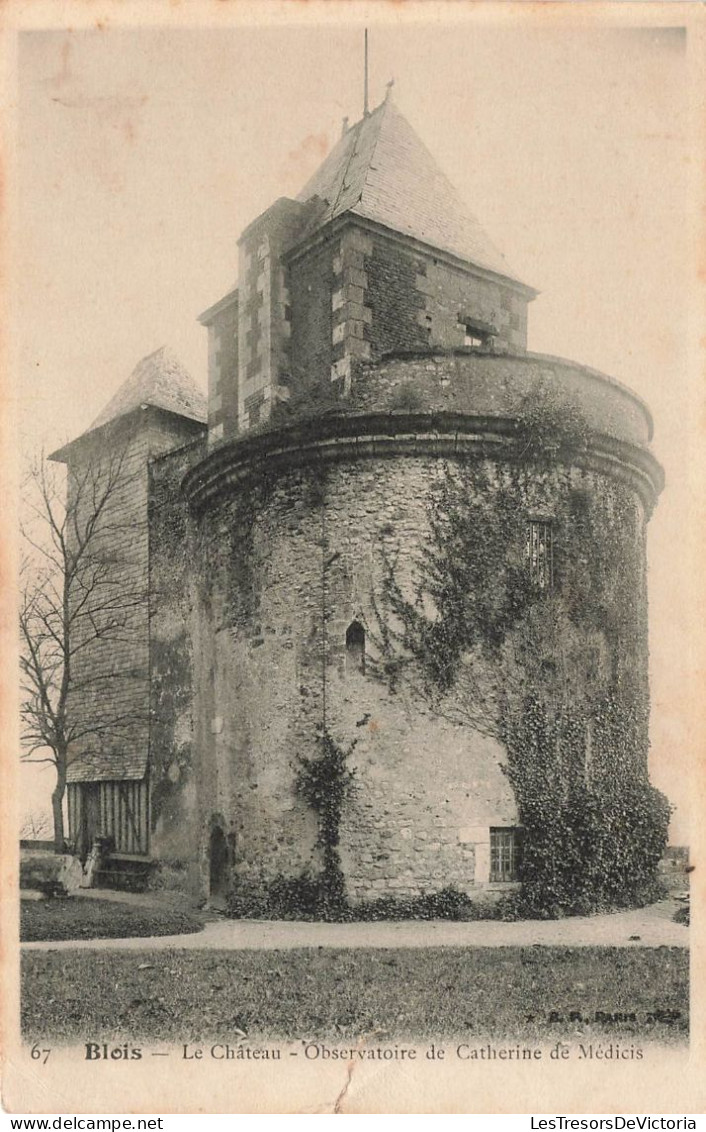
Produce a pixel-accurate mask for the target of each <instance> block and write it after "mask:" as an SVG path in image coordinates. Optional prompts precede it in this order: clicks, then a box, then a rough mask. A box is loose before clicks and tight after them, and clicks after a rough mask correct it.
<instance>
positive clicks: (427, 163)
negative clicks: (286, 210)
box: [298, 97, 520, 282]
mask: <svg viewBox="0 0 706 1132" xmlns="http://www.w3.org/2000/svg"><path fill="white" fill-rule="evenodd" d="M315 196H316V197H319V198H321V199H322V200H325V201H326V202H327V207H326V208H325V209H324V210H320V211H319V212H317V214H316V217H315V219H314V220H313V222H312V225H311V226H310V228H309V229H308V230H307V231H306V232H305V233H304V236H305V237H306V236H310V235H312V234H313V232H314V231H316V230H318V229H319V228H321V227H323V225H324V224H326V223H328V222H329V221H331V220H333V219H335V218H336V217H337V216H341V215H342V214H343V213H345V212H350V213H352V214H353V215H355V216H361V217H364V218H365V219H367V220H372V221H375V222H377V223H378V224H383V225H384V226H385V227H387V228H391V229H393V230H394V231H396V232H402V233H404V234H405V235H408V236H412V237H414V238H415V239H417V240H420V241H422V242H423V243H425V244H429V245H431V246H432V247H435V248H439V249H441V250H444V251H447V252H450V253H451V254H452V255H455V256H458V257H459V258H460V259H462V260H465V261H467V262H469V263H473V264H475V265H477V266H478V267H483V268H486V269H487V270H489V271H493V272H495V273H497V274H499V275H503V276H505V277H506V278H509V279H513V280H515V281H517V282H520V280H519V279H518V277H517V276H516V275H515V273H514V272H513V271H512V270H511V268H510V267H509V265H508V263H507V261H506V259H505V257H504V255H503V254H502V252H500V251H499V249H498V248H497V247H496V246H495V244H494V243H493V242H492V240H491V239H490V237H489V236H488V235H487V234H486V233H485V232H484V230H483V228H482V227H481V225H480V224H479V222H478V220H477V219H476V217H475V216H474V215H473V214H472V213H471V212H470V210H469V209H468V208H467V207H466V205H465V203H464V202H463V201H462V199H461V197H460V196H459V194H458V193H457V192H456V190H455V188H454V187H453V185H452V184H451V182H450V181H449V179H448V178H447V177H446V176H445V174H444V173H442V171H441V170H440V169H439V167H438V165H437V164H436V161H435V160H434V158H433V157H432V155H431V153H430V152H429V150H428V149H427V147H426V146H425V145H424V143H423V142H422V141H421V139H420V138H419V137H418V136H417V134H416V133H415V131H414V130H413V129H412V127H411V126H410V124H409V122H408V121H407V119H406V118H405V117H404V115H403V114H402V113H401V112H400V111H399V109H398V108H397V106H396V105H395V103H394V102H393V100H392V98H390V97H388V98H387V99H386V100H385V101H384V102H383V103H381V105H380V106H378V107H377V108H376V109H375V110H373V111H372V113H370V114H369V115H368V116H367V117H365V118H362V119H361V120H360V121H359V122H357V123H356V124H355V125H354V126H352V127H351V128H350V129H349V130H348V131H347V133H346V134H344V136H343V137H342V138H341V139H340V141H339V142H338V144H337V145H336V146H334V148H333V149H332V151H331V153H330V154H329V155H328V157H327V158H326V159H325V161H324V162H323V164H322V165H321V166H320V167H319V169H318V170H317V171H316V173H314V175H313V177H311V178H310V180H309V181H308V182H307V184H306V185H305V186H304V188H303V189H302V191H301V193H300V194H299V197H298V199H299V200H300V201H308V200H311V199H312V198H313V197H315Z"/></svg>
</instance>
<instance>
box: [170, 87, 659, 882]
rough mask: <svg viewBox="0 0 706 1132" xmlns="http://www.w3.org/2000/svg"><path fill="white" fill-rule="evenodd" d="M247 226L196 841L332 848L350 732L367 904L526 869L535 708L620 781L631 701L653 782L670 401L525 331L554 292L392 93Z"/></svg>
mask: <svg viewBox="0 0 706 1132" xmlns="http://www.w3.org/2000/svg"><path fill="white" fill-rule="evenodd" d="M239 247H240V258H239V269H238V288H237V289H236V290H235V291H233V292H231V293H230V294H229V295H227V296H226V297H225V298H224V299H223V300H222V301H221V302H220V303H217V304H216V305H215V306H213V307H211V308H210V309H209V310H208V311H206V312H205V313H204V314H203V315H202V316H201V321H202V322H203V323H204V325H206V326H207V327H208V331H209V445H210V447H211V454H210V455H209V456H208V458H207V459H206V460H204V461H203V462H202V463H200V464H198V465H197V466H195V467H193V468H192V469H191V471H190V472H189V473H188V474H187V476H186V478H185V481H184V485H183V487H184V492H185V496H186V498H187V500H188V505H189V508H190V512H191V515H192V521H193V524H194V526H193V532H194V534H193V537H194V543H193V545H194V547H195V548H196V549H195V551H194V571H195V576H194V578H193V579H192V582H193V586H194V589H193V594H194V603H193V610H194V619H193V622H192V625H193V629H192V632H193V635H194V639H196V638H198V647H197V649H196V651H195V664H196V670H195V681H194V689H193V691H194V696H195V703H196V707H195V710H194V719H195V720H196V721H197V730H196V733H195V736H194V743H195V752H196V754H195V760H196V763H197V764H198V767H199V772H198V776H199V783H200V787H199V789H200V791H201V794H200V798H201V801H200V804H199V808H200V812H201V818H200V820H201V833H200V846H201V850H200V851H201V854H202V859H203V860H206V858H207V856H208V851H209V844H210V842H209V838H213V837H214V836H215V837H216V840H217V842H218V844H220V845H223V844H225V841H226V840H227V841H228V845H229V850H228V855H227V861H228V862H229V868H230V874H229V877H230V880H233V879H234V878H235V880H236V881H238V882H248V883H250V882H252V883H257V884H264V885H267V884H271V883H273V882H275V881H277V882H281V881H282V878H284V879H285V880H289V881H291V882H294V881H295V880H296V878H297V877H302V876H304V877H308V876H311V875H320V874H321V870H322V869H323V868H324V861H325V850H326V846H325V844H324V840H325V839H324V840H322V833H321V828H322V827H321V814H320V813H319V814H318V816H317V814H316V813H315V812H314V809H312V806H311V805H307V803H306V800H305V798H304V797H303V794H305V791H303V790H302V783H301V777H302V763H304V764H306V763H309V764H311V762H312V760H316V758H317V751H318V752H320V750H321V744H322V742H323V738H322V737H323V736H326V737H327V738H328V739H331V740H333V741H334V743H335V744H336V745H337V747H338V749H339V751H343V750H350V754H349V756H348V764H347V765H348V767H349V769H350V772H351V774H352V776H353V783H354V785H353V787H352V788H351V790H350V794H349V795H348V800H347V802H346V805H345V806H344V807H343V811H342V813H341V815H340V821H339V824H338V827H337V834H336V845H335V847H334V850H333V851H334V852H335V855H336V858H337V860H338V867H339V869H340V875H341V877H342V878H343V884H344V886H345V890H346V895H347V898H348V899H349V900H350V901H351V902H352V903H353V904H355V903H356V902H358V901H360V900H370V899H375V898H377V897H380V896H395V897H404V898H409V897H416V896H419V895H420V894H423V893H433V892H436V891H439V890H441V889H443V888H446V887H449V886H453V887H454V888H456V889H459V890H461V891H463V892H465V893H468V894H470V895H471V896H473V895H475V894H482V893H486V892H488V891H489V890H491V891H499V892H507V891H509V890H510V889H511V888H512V886H513V885H515V884H516V883H517V881H518V879H519V869H520V865H519V862H520V857H521V852H522V840H523V828H524V826H525V825H527V824H528V822H529V820H530V803H529V801H527V799H526V798H525V800H524V802H523V799H521V798H520V797H518V794H522V793H523V790H524V789H525V786H526V785H527V784H526V782H525V785H524V786H523V779H522V776H523V774H524V775H525V778H527V775H528V773H529V772H528V771H527V770H526V769H525V770H523V766H524V764H523V759H522V749H523V744H524V747H525V748H527V749H528V750H529V749H534V747H536V746H537V742H538V740H537V742H535V740H536V736H535V737H534V738H533V737H532V736H531V735H528V734H527V733H526V730H524V731H523V727H524V726H525V724H524V722H523V721H525V720H526V719H528V718H529V717H530V715H531V710H532V711H535V713H538V716H537V717H538V718H541V720H542V727H544V734H545V738H544V739H543V740H542V741H543V742H545V745H546V746H547V751H548V752H549V753H548V754H545V756H543V757H544V758H545V761H547V762H548V761H551V760H554V762H556V766H555V767H554V770H553V771H552V774H553V775H554V779H553V781H555V786H554V789H555V791H558V795H561V798H559V800H558V801H557V807H560V806H564V804H565V802H566V798H565V795H566V794H567V791H568V793H569V794H571V795H572V797H573V794H572V792H573V791H579V790H580V791H583V794H582V797H584V796H585V798H586V799H588V798H589V797H594V795H596V794H599V795H600V793H601V791H602V790H603V789H604V788H605V790H606V791H608V792H610V790H613V789H614V784H615V782H616V781H617V780H618V772H617V770H616V766H617V764H618V762H619V757H618V751H617V746H616V744H618V740H616V739H615V735H616V734H617V733H618V731H619V730H620V727H622V726H623V725H624V724H625V720H626V719H630V720H631V721H632V723H631V724H630V726H628V725H627V724H625V727H627V730H628V731H629V732H630V737H629V741H628V740H625V741H623V740H621V741H620V742H621V744H622V746H621V750H622V747H625V748H626V749H627V748H629V753H628V754H627V755H625V760H624V761H625V767H623V770H621V772H620V773H621V774H623V775H624V779H623V778H621V779H620V781H621V782H623V781H624V782H625V783H627V786H626V789H629V790H632V789H633V788H635V789H638V786H639V788H640V789H642V788H643V787H644V788H645V789H648V787H647V786H646V775H647V770H646V756H647V732H646V719H647V715H646V712H647V628H646V585H645V525H646V522H647V519H648V517H649V514H650V511H651V509H652V506H653V504H654V501H655V498H656V496H657V494H658V492H659V490H660V487H661V471H660V469H659V467H658V465H657V464H656V463H655V461H654V459H653V458H652V457H651V455H650V454H649V442H650V439H651V436H652V420H651V417H650V413H649V410H648V409H647V407H646V406H645V405H644V404H643V403H642V402H641V401H640V399H639V398H638V397H636V396H635V395H634V394H633V393H631V392H630V391H629V390H628V389H626V388H624V387H623V386H622V385H620V384H619V383H618V382H616V381H614V380H612V379H611V378H608V377H606V376H605V375H603V374H600V373H597V372H595V371H593V370H589V369H587V368H585V367H583V366H580V365H577V364H575V363H573V362H568V361H564V360H561V359H557V358H553V357H547V356H539V355H536V354H530V353H528V352H527V350H526V342H527V307H528V303H529V302H530V301H531V299H532V298H534V297H535V294H536V292H535V291H533V290H532V288H530V287H528V286H527V285H526V284H524V283H522V282H521V281H520V280H518V279H517V277H516V276H515V275H514V273H513V272H512V271H511V270H510V268H509V267H508V265H507V263H506V261H505V259H504V257H503V256H502V255H501V253H500V252H498V250H497V249H496V248H495V247H494V246H493V245H492V243H491V242H490V240H489V239H488V238H487V236H486V235H485V234H484V232H483V230H482V228H481V227H480V225H479V224H478V222H477V220H476V219H475V218H474V217H473V216H472V215H471V214H470V213H469V212H468V210H467V209H466V207H465V205H464V204H463V203H462V202H461V201H460V200H459V198H458V196H457V194H456V193H455V191H454V189H453V188H452V186H451V185H450V184H449V182H448V181H447V180H446V178H445V177H444V176H443V174H442V173H441V172H440V171H439V170H438V168H437V167H436V165H435V162H434V160H433V158H432V157H431V155H430V154H429V152H428V150H427V149H426V147H425V146H424V145H423V143H422V142H421V141H420V139H419V138H418V137H417V136H416V134H415V133H414V131H413V130H412V128H411V126H410V125H409V124H408V122H407V121H406V120H405V118H404V117H403V116H402V114H401V113H400V111H399V110H398V109H397V107H396V106H395V105H394V103H393V102H392V101H391V100H390V99H387V100H386V101H385V102H384V103H383V104H382V105H380V106H379V107H378V108H377V109H376V110H374V111H373V112H372V113H370V114H369V115H367V116H365V117H364V118H363V119H362V120H361V121H360V122H358V123H357V124H356V125H354V126H353V127H351V128H350V129H348V130H347V131H346V132H345V133H344V135H343V137H342V138H341V139H340V141H339V143H338V145H337V146H336V147H335V148H334V150H333V151H332V153H331V154H330V155H329V157H328V158H327V159H326V160H325V161H324V163H323V165H322V166H321V168H320V169H319V170H318V172H317V173H316V174H315V175H314V176H313V177H312V178H311V180H310V181H309V183H308V184H307V185H306V187H305V188H304V190H303V191H302V193H301V194H300V195H299V197H298V198H297V200H296V201H292V200H284V199H283V200H279V201H277V202H276V203H275V204H274V205H273V206H272V207H271V208H270V209H268V210H267V211H266V212H265V213H263V214H262V216H260V217H258V219H257V220H255V221H253V223H252V224H251V225H250V226H249V227H248V228H247V229H246V230H245V232H244V233H243V236H242V238H241V241H240V245H239ZM453 515H455V516H456V520H452V518H451V517H450V516H453ZM452 521H457V523H458V529H456V530H454V529H452V528H451V527H450V525H449V524H450V523H452ZM474 525H475V526H474ZM473 529H475V531H476V532H477V537H476V542H475V543H474V539H473ZM469 531H470V535H469ZM499 539H500V540H502V542H503V545H502V546H501V548H500V551H499V550H498V546H497V544H498V541H499ZM454 545H456V546H459V547H462V548H463V550H462V551H459V553H460V554H462V555H463V556H467V557H465V560H464V562H462V563H459V562H457V561H455V560H454V553H453V550H451V551H449V548H450V547H453V546H454ZM484 545H485V546H487V547H488V548H489V549H488V551H487V554H485V557H484V549H483V548H484ZM491 546H492V547H493V550H492V555H491V551H490V547H491ZM606 547H610V548H611V549H610V552H609V553H608V552H607V551H606ZM443 553H445V554H446V555H447V557H446V559H445V560H444V559H443V557H442V555H443ZM430 556H431V559H433V561H434V562H435V563H436V570H437V573H436V575H434V576H429V574H428V573H427V576H426V577H425V573H424V572H425V569H426V570H427V571H428V570H429V562H430ZM434 556H436V557H434ZM493 556H494V557H493ZM444 561H445V563H446V566H445V567H444V569H445V570H447V571H448V573H447V574H446V575H445V576H444V570H443V569H442V570H441V571H440V570H439V564H440V562H441V563H443V562H444ZM593 561H599V562H600V563H601V565H600V568H598V567H597V568H596V569H594V568H593V566H592V565H591V563H592V562H593ZM425 563H426V566H425ZM461 567H463V568H464V569H466V574H465V580H464V575H463V572H462V570H461ZM460 570H461V573H460V575H459V571H460ZM456 575H459V576H460V577H461V581H460V582H459V583H458V585H457V591H459V592H455V593H452V592H451V590H450V587H451V583H450V582H449V579H452V578H453V577H455V576H456ZM473 579H475V582H473ZM474 585H475V586H477V587H478V590H479V596H478V601H477V602H476V603H475V605H474V604H473V602H470V601H469V596H468V595H469V593H472V592H473V588H474ZM451 588H452V587H451ZM488 595H490V596H491V598H492V600H486V599H487V598H488ZM453 602H455V603H456V605H455V606H454V605H453ZM445 603H446V605H445ZM454 610H456V612H454ZM458 611H460V612H458ZM499 611H500V612H499ZM501 613H502V616H501ZM503 617H504V620H503ZM474 618H475V620H474ZM455 619H457V620H458V622H459V624H460V623H461V622H463V623H464V624H465V626H466V630H467V634H468V639H467V640H466V641H465V642H464V641H463V640H461V639H460V638H459V636H458V633H457V632H456V630H455V627H454V620H455ZM454 634H455V635H454ZM434 641H436V645H434ZM425 642H426V644H425ZM430 642H431V644H430ZM425 648H426V649H427V652H426V655H425ZM434 648H436V649H437V652H438V651H441V652H442V653H443V652H445V651H446V652H448V656H449V664H448V665H447V667H446V668H444V665H443V664H440V662H439V661H438V657H437V658H436V660H434V658H433V656H432V654H433V649H434ZM528 654H529V655H530V656H531V657H533V658H534V659H532V661H531V663H530V662H529V661H527V656H528ZM523 658H524V659H523ZM434 665H436V668H435V667H434ZM442 669H443V673H442ZM616 705H617V706H616ZM530 709H531V710H530ZM611 713H613V714H612V715H611ZM613 715H615V719H616V720H619V722H615V720H613ZM609 716H610V719H611V720H613V723H611V725H610V726H612V727H613V731H611V732H610V735H612V736H613V738H612V739H611V738H610V736H609V735H608V731H607V730H606V728H608V730H610V728H609V727H608V724H605V725H604V722H602V721H604V720H605V719H606V718H608V717H609ZM613 724H615V725H614V726H613ZM537 726H539V724H538V725H537ZM552 728H554V729H555V730H556V734H555V737H554V739H552V740H551V741H550V740H547V739H546V734H547V733H548V730H549V731H551V729H552ZM562 728H563V729H564V730H562ZM572 729H573V730H572ZM569 730H571V732H572V735H574V736H576V735H578V739H576V741H575V742H574V739H572V740H571V743H569V740H568V738H567V736H568V733H569ZM620 734H621V735H622V734H623V732H622V731H621V732H620ZM572 743H573V746H571V744H572ZM533 744H534V747H533ZM611 744H613V745H612V746H611ZM569 747H571V750H572V751H573V752H574V753H573V754H571V753H570V752H569ZM574 747H575V748H576V750H574ZM518 751H519V755H518ZM577 752H578V753H577ZM620 758H622V755H621V756H620ZM572 759H573V760H574V762H576V764H577V766H578V770H577V769H576V768H575V767H574V769H572V766H573V764H571V760H572ZM556 760H558V762H557V761H556ZM562 760H563V761H562ZM611 760H612V762H611ZM554 762H553V763H552V766H554ZM569 764H571V765H569ZM621 766H622V763H621ZM557 767H558V768H559V769H557ZM611 768H612V769H611ZM541 773H542V774H544V775H545V778H546V781H547V782H549V777H550V776H549V770H548V769H547V770H546V771H542V772H541ZM518 775H519V777H518ZM540 777H541V774H540ZM558 781H560V782H561V783H563V784H564V785H560V786H557V785H556V782H558ZM611 782H612V783H613V785H609V783H611ZM548 789H549V787H548V786H547V790H548ZM525 793H526V791H525ZM523 797H524V795H523ZM577 797H578V795H577ZM567 804H568V803H567ZM577 804H579V803H577ZM523 806H524V813H521V812H520V811H521V809H522V808H523ZM586 806H587V807H588V806H589V802H588V801H587V802H586ZM557 812H558V811H557ZM562 812H563V811H562ZM540 824H541V823H540ZM545 824H546V823H545ZM214 830H216V831H217V832H216V833H215V835H214ZM557 852H561V853H566V852H567V851H566V850H565V849H560V850H557ZM224 859H226V857H224ZM203 875H204V883H206V879H205V873H204V874H203Z"/></svg>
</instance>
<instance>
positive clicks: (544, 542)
mask: <svg viewBox="0 0 706 1132" xmlns="http://www.w3.org/2000/svg"><path fill="white" fill-rule="evenodd" d="M553 541H554V540H553V533H552V524H551V523H550V522H546V521H544V520H539V519H532V520H531V521H530V522H529V523H528V524H527V543H526V547H525V555H526V558H527V563H528V565H529V572H530V578H531V579H532V581H533V582H534V584H535V585H536V586H539V588H540V589H542V590H548V589H551V587H552V585H553V582H554V546H553Z"/></svg>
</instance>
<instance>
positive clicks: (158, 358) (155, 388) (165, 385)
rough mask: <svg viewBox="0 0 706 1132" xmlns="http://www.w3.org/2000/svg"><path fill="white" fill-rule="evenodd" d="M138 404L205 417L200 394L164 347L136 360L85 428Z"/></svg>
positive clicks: (101, 423) (184, 415)
mask: <svg viewBox="0 0 706 1132" xmlns="http://www.w3.org/2000/svg"><path fill="white" fill-rule="evenodd" d="M141 405H154V407H155V408H157V409H166V410H167V411H168V412H170V413H178V414H179V416H182V417H189V418H190V419H191V420H194V421H205V420H206V419H207V408H206V399H205V397H204V395H203V393H202V392H201V390H200V389H199V388H198V386H197V385H196V383H195V381H194V379H193V378H192V376H191V374H190V373H188V371H187V370H185V369H184V367H183V365H182V364H181V362H180V361H179V359H178V358H177V357H175V355H174V354H173V353H172V352H171V350H169V349H168V347H167V346H162V347H161V348H160V349H159V350H155V352H154V353H153V354H148V356H147V357H146V358H143V359H142V361H141V362H138V363H137V365H136V366H135V368H134V370H133V371H132V373H131V374H130V376H129V378H128V379H127V381H125V382H123V384H122V385H121V386H120V388H119V389H118V391H117V393H115V394H114V396H113V397H111V399H110V401H109V402H108V404H107V405H106V406H105V408H104V409H103V411H102V412H101V413H100V414H99V415H98V416H97V417H96V419H95V420H94V422H93V424H92V425H91V426H90V429H89V430H88V431H89V432H91V431H92V430H93V429H94V428H100V426H101V425H104V424H108V422H109V421H113V420H116V419H117V418H118V417H124V416H125V415H126V414H127V413H131V412H132V411H133V409H139V407H140V406H141Z"/></svg>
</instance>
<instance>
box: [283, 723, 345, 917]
mask: <svg viewBox="0 0 706 1132" xmlns="http://www.w3.org/2000/svg"><path fill="white" fill-rule="evenodd" d="M356 742H357V740H355V739H354V740H353V741H352V742H351V743H350V744H349V746H348V748H347V749H344V748H343V747H341V746H340V745H339V744H338V743H337V742H336V740H335V739H334V738H333V736H332V735H331V733H330V732H329V731H328V730H327V728H326V727H322V728H321V731H320V733H319V735H318V736H317V746H318V751H317V753H316V755H314V756H313V757H312V758H309V757H307V756H306V755H300V756H299V757H298V759H297V765H296V776H297V777H296V784H297V791H298V793H299V794H300V795H301V797H302V798H303V799H304V801H305V802H306V803H307V805H309V806H311V808H312V810H314V811H315V813H316V815H317V818H318V823H319V835H318V846H319V848H320V849H321V853H322V857H323V870H322V873H321V878H320V881H321V890H322V911H334V910H336V909H341V908H343V907H345V904H346V886H345V879H344V876H343V869H342V868H341V858H340V855H339V851H338V845H339V841H340V829H341V818H342V816H343V809H344V806H345V803H346V801H347V800H348V798H349V797H350V795H351V793H352V791H353V789H354V783H355V771H354V770H352V769H351V768H350V766H349V765H348V760H349V758H350V755H351V754H352V753H353V750H354V748H355V745H356Z"/></svg>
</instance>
